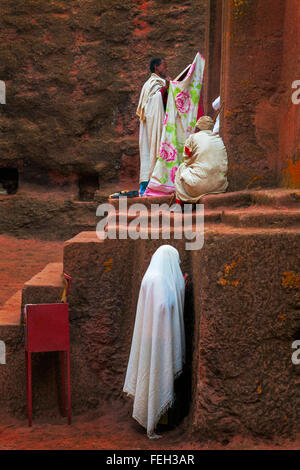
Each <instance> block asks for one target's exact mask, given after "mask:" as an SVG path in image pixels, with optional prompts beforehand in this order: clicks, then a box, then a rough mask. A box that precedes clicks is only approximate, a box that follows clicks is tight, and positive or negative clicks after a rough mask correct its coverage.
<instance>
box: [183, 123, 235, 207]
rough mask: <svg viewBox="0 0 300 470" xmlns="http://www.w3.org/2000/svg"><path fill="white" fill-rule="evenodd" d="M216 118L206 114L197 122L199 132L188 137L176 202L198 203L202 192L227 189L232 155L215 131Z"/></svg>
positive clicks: (202, 194) (215, 191) (217, 191)
mask: <svg viewBox="0 0 300 470" xmlns="http://www.w3.org/2000/svg"><path fill="white" fill-rule="evenodd" d="M213 127H214V122H213V120H212V118H211V117H209V116H202V117H201V118H200V119H199V120H198V121H197V124H196V133H195V134H192V135H190V136H189V137H188V139H187V140H186V142H185V148H184V153H183V156H184V162H183V163H182V164H181V165H180V166H179V168H178V170H177V173H176V177H175V189H176V202H177V203H178V204H180V203H181V204H183V203H185V202H186V203H197V202H198V201H199V199H200V198H201V196H204V195H205V194H209V193H223V192H225V191H226V189H227V187H228V181H227V170H228V159H227V152H226V148H225V145H224V142H223V140H222V139H221V137H220V136H219V135H218V134H214V133H213Z"/></svg>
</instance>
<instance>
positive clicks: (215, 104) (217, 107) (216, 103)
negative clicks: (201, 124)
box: [212, 96, 221, 134]
mask: <svg viewBox="0 0 300 470" xmlns="http://www.w3.org/2000/svg"><path fill="white" fill-rule="evenodd" d="M220 106H221V99H220V96H218V98H216V99H215V101H214V102H213V104H212V107H213V108H214V110H215V111H219V112H218V116H217V119H216V122H215V126H214V129H213V133H214V134H219V131H220Z"/></svg>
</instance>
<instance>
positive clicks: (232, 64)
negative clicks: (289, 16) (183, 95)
mask: <svg viewBox="0 0 300 470" xmlns="http://www.w3.org/2000/svg"><path fill="white" fill-rule="evenodd" d="M285 4H286V2H285V1H284V0H278V1H276V2H274V0H252V1H250V0H243V1H238V0H223V34H222V70H221V101H222V102H223V103H224V107H223V111H222V113H221V134H222V136H223V138H224V142H225V145H226V147H227V150H228V157H229V182H230V186H229V191H236V190H242V189H246V188H248V189H253V188H268V187H277V186H279V185H280V179H281V178H280V177H279V172H278V161H279V137H278V134H279V121H280V120H279V115H280V101H281V96H282V93H283V87H282V83H281V72H282V49H283V47H282V46H283V26H284V25H283V23H284V12H285Z"/></svg>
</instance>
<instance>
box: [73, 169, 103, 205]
mask: <svg viewBox="0 0 300 470" xmlns="http://www.w3.org/2000/svg"><path fill="white" fill-rule="evenodd" d="M78 185H79V200H80V201H93V200H94V195H95V192H96V191H97V190H98V189H99V181H98V174H97V173H86V174H82V175H79V178H78Z"/></svg>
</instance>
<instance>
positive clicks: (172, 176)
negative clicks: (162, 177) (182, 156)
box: [170, 166, 178, 184]
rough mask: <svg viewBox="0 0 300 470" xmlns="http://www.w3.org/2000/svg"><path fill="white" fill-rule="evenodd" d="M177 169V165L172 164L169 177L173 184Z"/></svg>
mask: <svg viewBox="0 0 300 470" xmlns="http://www.w3.org/2000/svg"><path fill="white" fill-rule="evenodd" d="M177 170H178V168H177V166H173V168H172V169H171V174H170V178H171V181H172V183H174V184H175V176H176V171H177Z"/></svg>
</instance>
